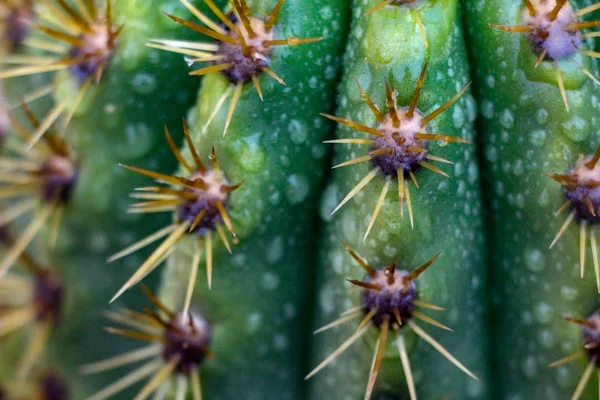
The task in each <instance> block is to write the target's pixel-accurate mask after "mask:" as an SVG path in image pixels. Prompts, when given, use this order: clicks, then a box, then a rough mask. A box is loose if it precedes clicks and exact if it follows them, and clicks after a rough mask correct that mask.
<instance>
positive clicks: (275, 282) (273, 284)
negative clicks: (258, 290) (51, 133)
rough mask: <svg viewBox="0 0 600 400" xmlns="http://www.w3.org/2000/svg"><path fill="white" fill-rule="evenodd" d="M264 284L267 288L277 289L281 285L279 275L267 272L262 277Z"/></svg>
mask: <svg viewBox="0 0 600 400" xmlns="http://www.w3.org/2000/svg"><path fill="white" fill-rule="evenodd" d="M262 285H263V287H264V288H265V289H266V290H275V289H277V288H278V287H279V277H278V276H277V275H275V274H274V273H273V272H267V273H265V274H264V275H263V277H262Z"/></svg>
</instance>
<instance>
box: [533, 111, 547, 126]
mask: <svg viewBox="0 0 600 400" xmlns="http://www.w3.org/2000/svg"><path fill="white" fill-rule="evenodd" d="M548 116H549V115H548V111H546V109H545V108H540V109H539V110H537V111H536V112H535V120H536V121H537V122H538V124H540V125H545V124H546V122H548Z"/></svg>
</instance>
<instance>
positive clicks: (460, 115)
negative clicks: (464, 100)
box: [452, 107, 466, 129]
mask: <svg viewBox="0 0 600 400" xmlns="http://www.w3.org/2000/svg"><path fill="white" fill-rule="evenodd" d="M452 122H453V123H454V126H455V127H456V128H457V129H460V128H462V127H463V126H464V125H465V123H466V118H465V112H464V110H463V108H462V107H454V111H453V112H452Z"/></svg>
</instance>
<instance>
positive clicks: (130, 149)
mask: <svg viewBox="0 0 600 400" xmlns="http://www.w3.org/2000/svg"><path fill="white" fill-rule="evenodd" d="M124 133H125V134H124V135H122V136H121V138H120V139H121V143H119V144H118V145H116V146H114V149H115V156H116V158H118V159H120V160H123V161H126V160H137V159H139V158H142V157H143V156H145V155H146V154H148V153H149V152H150V150H151V149H152V148H153V147H154V145H155V143H156V138H157V137H158V135H156V134H155V133H156V132H155V131H153V130H152V129H150V127H149V126H148V125H146V124H145V123H143V122H137V123H135V122H134V123H128V124H127V125H125V129H124Z"/></svg>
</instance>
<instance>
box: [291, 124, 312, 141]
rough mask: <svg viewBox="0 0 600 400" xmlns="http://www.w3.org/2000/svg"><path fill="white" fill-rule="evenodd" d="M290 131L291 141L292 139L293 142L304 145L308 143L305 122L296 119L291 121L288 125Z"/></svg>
mask: <svg viewBox="0 0 600 400" xmlns="http://www.w3.org/2000/svg"><path fill="white" fill-rule="evenodd" d="M288 131H289V132H290V139H292V142H294V143H296V144H303V143H305V142H306V137H307V136H308V128H307V127H306V125H305V124H304V123H303V122H301V121H298V120H296V119H293V120H291V121H290V123H289V124H288Z"/></svg>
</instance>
